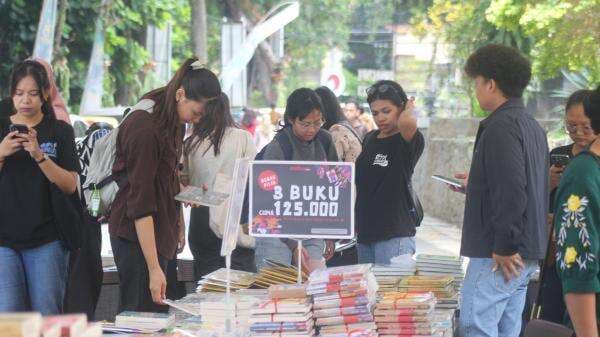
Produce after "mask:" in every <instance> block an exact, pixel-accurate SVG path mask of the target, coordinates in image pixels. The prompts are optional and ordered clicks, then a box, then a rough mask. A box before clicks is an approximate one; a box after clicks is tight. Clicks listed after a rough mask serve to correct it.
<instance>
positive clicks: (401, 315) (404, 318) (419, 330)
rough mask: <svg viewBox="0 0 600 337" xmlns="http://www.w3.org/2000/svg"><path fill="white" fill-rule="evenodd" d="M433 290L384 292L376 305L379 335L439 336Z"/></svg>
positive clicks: (385, 336)
mask: <svg viewBox="0 0 600 337" xmlns="http://www.w3.org/2000/svg"><path fill="white" fill-rule="evenodd" d="M435 303H436V299H435V296H434V295H433V293H406V292H395V293H392V292H390V293H386V294H383V295H380V298H379V299H378V301H377V305H376V308H375V321H376V322H377V332H378V333H379V337H392V336H437V335H438V328H437V326H436V323H435V321H434V318H435V315H434V312H435Z"/></svg>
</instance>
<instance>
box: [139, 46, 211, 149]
mask: <svg viewBox="0 0 600 337" xmlns="http://www.w3.org/2000/svg"><path fill="white" fill-rule="evenodd" d="M196 61H198V59H197V58H195V57H193V58H189V59H187V60H185V62H183V64H182V65H181V67H180V68H179V70H177V72H176V73H175V76H173V78H172V79H171V81H169V83H168V84H167V85H166V86H164V87H162V88H158V89H155V90H152V91H150V92H149V93H147V94H145V95H144V96H143V98H149V99H151V100H153V101H154V102H155V106H154V113H153V114H152V116H153V117H154V118H155V119H156V121H157V123H158V127H159V130H160V131H161V132H162V134H163V136H164V138H166V139H171V138H172V137H174V139H175V143H174V146H175V150H176V151H177V152H178V154H180V152H179V150H180V147H179V145H181V141H182V139H183V127H182V125H181V122H180V121H179V114H178V113H177V100H176V92H177V90H178V89H179V88H183V90H184V91H185V97H186V98H187V99H190V100H192V101H201V100H202V99H206V98H213V97H216V96H219V95H220V94H221V85H220V84H219V79H218V78H217V76H216V75H215V74H214V73H213V72H212V71H210V70H209V69H207V68H198V69H194V68H192V66H191V65H192V63H194V62H196Z"/></svg>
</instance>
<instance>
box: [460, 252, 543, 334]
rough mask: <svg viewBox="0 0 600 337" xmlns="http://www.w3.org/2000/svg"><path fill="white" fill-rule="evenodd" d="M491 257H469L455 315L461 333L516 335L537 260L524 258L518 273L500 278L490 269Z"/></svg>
mask: <svg viewBox="0 0 600 337" xmlns="http://www.w3.org/2000/svg"><path fill="white" fill-rule="evenodd" d="M493 267H494V260H493V259H491V258H471V259H470V261H469V267H468V268H467V273H466V275H465V281H464V284H463V287H462V294H461V302H460V307H461V310H460V318H459V336H461V337H480V336H481V337H518V336H519V334H520V333H521V321H522V317H521V314H522V313H523V307H524V306H525V295H526V294H527V285H528V284H529V280H530V279H531V277H532V275H533V274H534V273H535V271H536V269H537V267H538V263H537V261H535V260H526V261H525V268H523V269H522V270H521V273H520V274H519V276H518V277H515V278H513V279H511V280H510V281H509V282H505V281H504V275H503V273H502V271H501V269H498V270H496V271H495V272H494V271H492V269H493Z"/></svg>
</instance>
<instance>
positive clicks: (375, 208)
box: [356, 81, 425, 264]
mask: <svg viewBox="0 0 600 337" xmlns="http://www.w3.org/2000/svg"><path fill="white" fill-rule="evenodd" d="M367 94H368V97H367V102H368V103H369V105H370V107H371V111H372V112H373V117H374V119H375V123H376V124H377V127H378V128H379V130H376V131H373V132H371V133H369V134H367V136H366V137H365V141H364V145H363V150H362V152H361V154H360V155H359V157H358V159H357V160H356V191H357V200H356V221H357V226H358V227H357V228H358V230H357V231H358V261H359V263H377V264H389V263H390V259H391V258H393V257H395V256H399V255H403V254H414V253H415V248H416V247H415V239H414V236H415V234H416V219H415V218H414V217H413V216H412V215H411V214H410V213H411V212H410V210H411V209H413V208H414V205H413V202H412V198H411V193H410V188H411V187H410V186H409V183H410V181H411V179H412V174H413V171H414V168H415V165H416V164H417V161H418V160H419V158H420V157H421V154H422V153H423V149H424V147H425V140H424V137H423V134H422V133H421V132H420V131H419V130H418V129H417V120H416V118H415V117H414V115H413V111H412V110H413V107H414V99H410V100H409V99H408V97H407V96H406V93H405V92H404V90H403V89H402V87H401V86H400V85H399V84H398V83H396V82H393V81H379V82H377V83H375V84H374V85H373V86H372V87H370V88H369V89H368V91H367Z"/></svg>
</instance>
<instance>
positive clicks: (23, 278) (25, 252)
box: [0, 60, 79, 315]
mask: <svg viewBox="0 0 600 337" xmlns="http://www.w3.org/2000/svg"><path fill="white" fill-rule="evenodd" d="M49 89H50V84H49V80H48V74H47V73H46V70H45V69H44V67H43V66H42V65H41V64H39V63H38V62H36V61H31V60H28V61H24V62H22V63H19V64H17V65H16V66H15V68H14V70H13V73H12V75H11V81H10V93H11V96H12V102H11V103H12V110H13V113H12V115H10V116H4V117H2V118H0V139H1V140H2V142H1V143H0V195H2V202H0V266H2V272H1V273H0V312H9V311H31V310H33V311H39V312H41V313H42V314H43V315H49V314H58V313H61V312H62V307H63V297H64V293H65V288H66V281H67V262H68V252H67V250H66V248H65V247H64V245H63V244H62V243H61V241H60V240H59V235H58V229H57V224H56V223H55V217H54V215H53V212H52V206H51V203H50V200H51V199H50V198H51V194H50V188H51V184H55V185H56V186H57V187H58V188H59V189H60V190H61V191H62V192H64V193H65V194H66V195H70V194H73V193H74V192H75V190H76V189H77V171H78V170H79V168H78V164H79V163H78V161H77V156H76V153H75V139H74V133H73V128H72V127H71V126H70V125H68V124H66V123H65V122H62V121H57V120H56V118H55V116H54V110H53V108H52V102H51V100H50V95H49Z"/></svg>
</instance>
